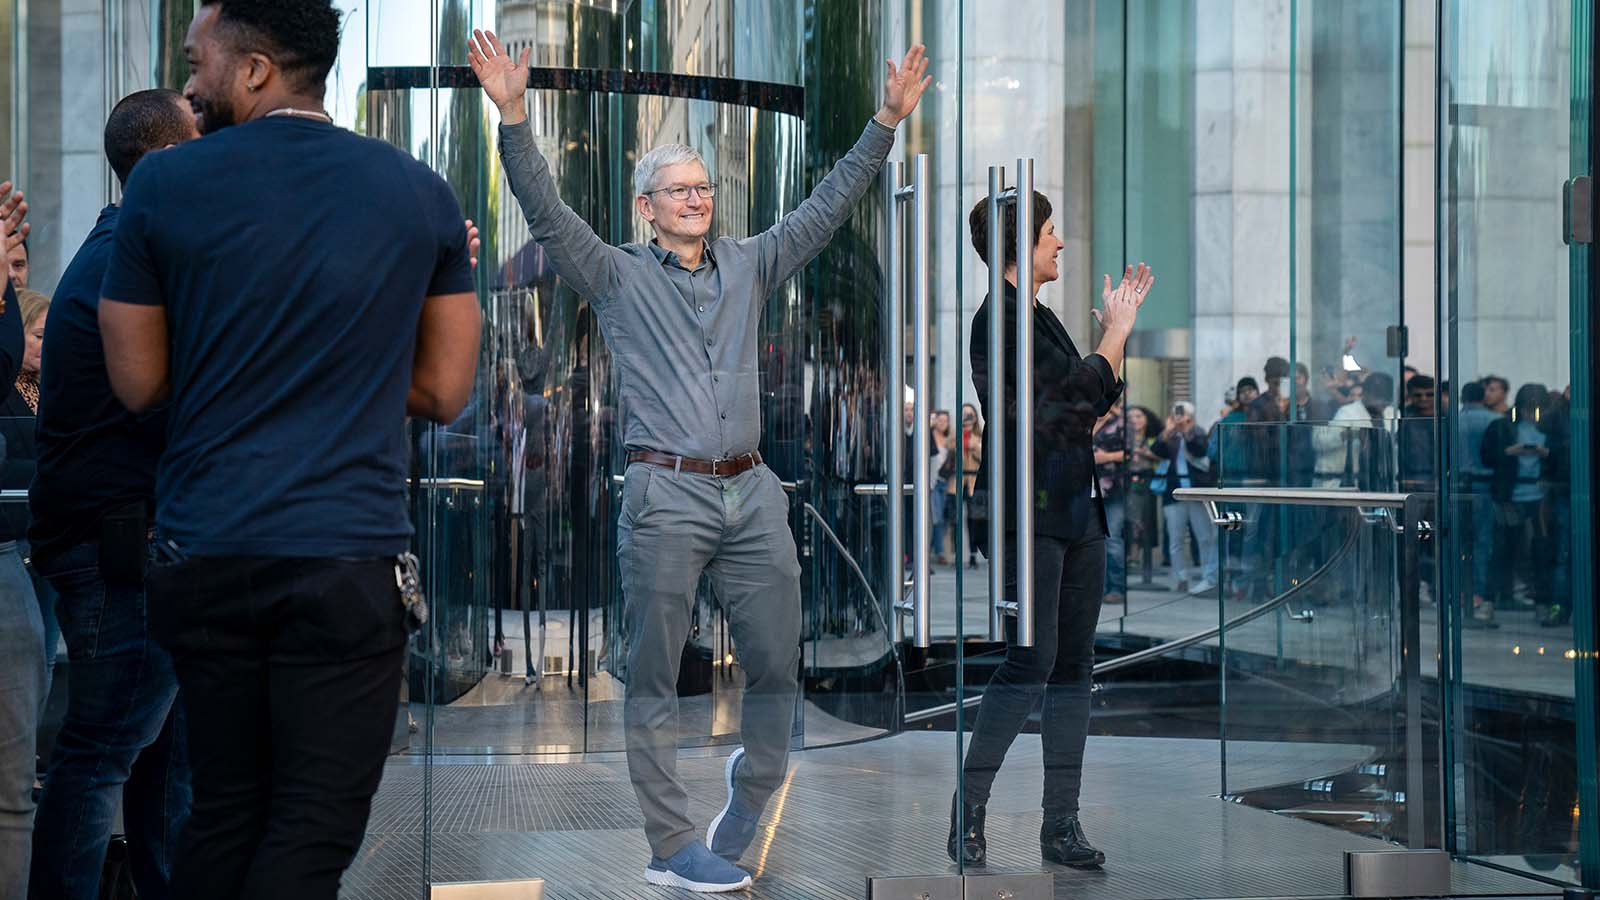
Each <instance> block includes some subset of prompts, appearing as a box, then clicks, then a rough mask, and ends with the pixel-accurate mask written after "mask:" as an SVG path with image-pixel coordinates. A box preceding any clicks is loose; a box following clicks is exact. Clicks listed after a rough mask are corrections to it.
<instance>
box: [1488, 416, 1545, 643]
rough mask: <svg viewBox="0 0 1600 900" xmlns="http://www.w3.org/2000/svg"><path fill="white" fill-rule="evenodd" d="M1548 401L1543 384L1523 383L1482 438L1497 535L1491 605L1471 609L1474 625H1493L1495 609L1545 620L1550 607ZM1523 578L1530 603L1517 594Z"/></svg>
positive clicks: (1491, 567)
mask: <svg viewBox="0 0 1600 900" xmlns="http://www.w3.org/2000/svg"><path fill="white" fill-rule="evenodd" d="M1549 401H1550V390H1549V389H1548V388H1546V387H1545V386H1544V385H1542V384H1525V385H1523V386H1522V387H1520V388H1518V389H1517V399H1516V402H1515V403H1514V404H1513V405H1512V407H1511V415H1509V416H1506V417H1504V418H1501V419H1497V420H1495V423H1494V424H1493V425H1491V426H1489V430H1488V431H1487V432H1485V433H1484V436H1483V447H1482V450H1481V451H1480V452H1481V453H1482V459H1483V464H1484V466H1486V467H1487V468H1488V469H1490V470H1491V471H1492V472H1493V473H1494V475H1493V480H1492V482H1491V484H1490V491H1491V494H1492V495H1493V497H1494V504H1495V523H1496V530H1497V532H1498V534H1497V535H1496V537H1495V542H1494V548H1495V553H1494V562H1493V563H1492V564H1491V565H1490V567H1489V572H1490V587H1489V602H1488V603H1487V604H1486V605H1485V606H1480V607H1478V608H1476V609H1474V610H1473V618H1474V619H1476V620H1477V621H1476V622H1475V623H1474V624H1475V625H1482V624H1487V623H1490V622H1493V620H1494V611H1495V608H1496V607H1497V606H1502V605H1506V604H1511V605H1513V606H1522V607H1523V608H1533V609H1535V610H1537V611H1538V612H1539V614H1540V615H1541V616H1543V615H1544V614H1545V613H1546V612H1547V610H1548V607H1549V605H1550V600H1551V598H1550V593H1551V587H1552V583H1551V580H1550V574H1551V573H1550V568H1551V566H1550V564H1551V561H1552V560H1551V556H1552V554H1551V552H1550V551H1551V549H1552V546H1553V545H1552V544H1551V541H1550V534H1549V528H1548V523H1547V522H1546V521H1545V517H1544V516H1543V515H1541V511H1542V509H1543V501H1544V487H1543V486H1542V484H1541V481H1542V479H1543V477H1544V467H1545V461H1546V459H1548V457H1549V456H1550V450H1549V447H1548V446H1547V444H1548V442H1549V441H1548V435H1547V434H1546V433H1545V431H1544V430H1543V429H1541V428H1540V427H1539V418H1540V415H1539V414H1540V411H1541V410H1543V409H1544V407H1545V405H1546V404H1547V403H1548V402H1549ZM1519 579H1520V580H1521V582H1522V584H1523V586H1524V589H1525V592H1526V593H1525V596H1526V598H1527V599H1526V600H1521V599H1519V598H1518V597H1517V596H1516V591H1515V588H1516V582H1517V581H1518V580H1519Z"/></svg>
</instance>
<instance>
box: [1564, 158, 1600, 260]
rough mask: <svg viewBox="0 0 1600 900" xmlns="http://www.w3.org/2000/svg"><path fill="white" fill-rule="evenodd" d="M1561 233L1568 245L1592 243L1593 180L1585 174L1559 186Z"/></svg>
mask: <svg viewBox="0 0 1600 900" xmlns="http://www.w3.org/2000/svg"><path fill="white" fill-rule="evenodd" d="M1561 234H1562V237H1561V239H1562V240H1564V241H1566V242H1567V244H1569V245H1571V244H1592V243H1594V180H1593V179H1591V178H1590V177H1589V176H1587V175H1579V176H1578V177H1577V178H1573V179H1571V180H1569V181H1567V182H1566V183H1565V184H1563V185H1562V186H1561Z"/></svg>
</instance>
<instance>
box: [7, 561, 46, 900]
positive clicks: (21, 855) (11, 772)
mask: <svg viewBox="0 0 1600 900" xmlns="http://www.w3.org/2000/svg"><path fill="white" fill-rule="evenodd" d="M44 685H45V672H44V623H43V621H42V620H41V619H40V617H39V601H38V599H37V598H36V597H35V596H34V593H33V581H32V579H30V578H29V577H28V572H27V570H26V569H24V568H23V567H22V557H21V556H20V555H19V554H18V553H17V545H16V543H15V542H11V541H7V542H5V543H0V900H22V898H23V897H25V896H27V890H28V860H29V854H30V850H29V846H30V844H31V842H32V838H33V774H34V772H33V770H34V755H35V754H36V753H37V752H38V738H39V710H40V708H41V707H42V706H43V705H44Z"/></svg>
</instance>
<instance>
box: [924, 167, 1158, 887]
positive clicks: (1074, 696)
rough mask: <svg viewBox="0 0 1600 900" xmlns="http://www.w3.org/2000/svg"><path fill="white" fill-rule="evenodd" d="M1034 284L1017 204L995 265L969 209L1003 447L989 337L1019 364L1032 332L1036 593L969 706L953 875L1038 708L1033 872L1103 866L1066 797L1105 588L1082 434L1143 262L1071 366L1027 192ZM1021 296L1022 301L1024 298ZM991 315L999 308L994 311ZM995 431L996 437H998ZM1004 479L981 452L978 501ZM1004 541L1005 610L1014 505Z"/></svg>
mask: <svg viewBox="0 0 1600 900" xmlns="http://www.w3.org/2000/svg"><path fill="white" fill-rule="evenodd" d="M1031 203H1032V213H1033V225H1034V234H1033V235H1032V237H1033V258H1032V268H1033V281H1034V283H1033V284H1030V285H1027V286H1025V288H1024V287H1023V286H1019V285H1018V284H1016V281H1017V279H1018V278H1019V275H1018V272H1017V268H1018V267H1017V256H1016V253H1017V230H1018V225H1017V219H1018V218H1019V216H1018V210H1017V207H1016V205H1015V204H1012V205H1008V206H1006V207H1005V210H1004V212H1003V214H1002V216H1003V220H1004V221H1003V222H1002V223H1001V226H1000V230H1001V233H1002V235H1003V237H1002V240H1003V241H1004V246H1005V248H1006V249H1005V257H1004V258H1003V259H989V255H988V250H989V248H988V233H989V201H988V199H987V198H985V199H983V200H980V201H978V205H977V206H975V207H974V208H973V210H972V212H971V214H970V215H969V217H968V225H969V227H970V229H971V234H972V243H973V246H974V247H976V248H977V251H978V256H979V257H980V258H982V259H983V261H984V263H985V264H987V265H990V266H1002V267H1003V268H1004V270H1005V277H1006V288H1005V291H1004V293H1003V294H1002V296H1000V297H986V298H985V299H984V302H983V305H982V306H980V307H978V312H977V313H976V314H975V315H974V316H973V319H972V332H971V335H972V336H971V345H970V347H969V350H968V353H969V354H970V356H971V359H972V384H973V387H975V388H976V389H977V396H978V400H979V402H980V403H982V404H983V414H984V418H985V419H986V420H987V421H988V422H989V423H990V425H989V428H988V429H987V431H986V435H994V434H997V433H1003V434H1004V435H1005V445H1006V446H1007V447H1016V446H1018V444H1017V443H1016V442H1017V441H1018V440H1020V439H1023V438H1021V437H1019V434H1018V425H1017V416H1016V406H1017V401H1016V399H1015V398H1016V390H1017V388H1016V383H1015V379H1016V367H1015V366H1014V365H1011V364H1010V363H1009V362H1007V363H1006V364H1004V365H995V364H997V363H999V362H1000V361H999V360H995V361H993V363H992V362H991V360H990V358H989V329H990V322H991V321H993V317H996V316H998V317H1000V324H1001V325H1002V327H1003V328H1004V329H1005V331H1004V334H1005V348H1004V350H1005V357H1004V359H1006V360H1014V359H1015V358H1016V354H1017V348H1016V344H1015V341H1016V334H1017V323H1018V318H1019V316H1023V315H1026V316H1028V317H1029V318H1031V319H1032V323H1033V325H1032V330H1033V414H1034V420H1033V425H1034V430H1033V434H1032V435H1031V436H1027V438H1026V439H1029V440H1032V442H1033V469H1034V472H1035V473H1036V480H1035V482H1034V491H1033V496H1034V497H1036V498H1037V501H1036V503H1035V504H1034V508H1033V516H1034V518H1033V532H1034V534H1033V554H1032V558H1031V559H1030V560H1029V563H1030V564H1031V566H1032V570H1033V586H1034V623H1035V634H1034V644H1033V646H1031V647H1024V646H1021V645H1019V644H1018V643H1017V621H1016V619H1015V618H1014V617H1008V619H1007V622H1006V657H1005V661H1004V662H1003V663H1002V664H1001V665H1000V667H999V668H998V669H996V670H995V673H994V676H993V677H992V678H991V679H990V680H989V685H988V687H987V689H986V690H985V691H984V694H983V702H982V704H980V705H979V707H978V715H977V721H976V722H975V723H974V725H973V729H972V741H971V743H970V744H969V745H968V747H967V755H966V759H965V761H964V762H963V763H962V787H961V788H960V790H959V791H958V792H957V794H956V796H955V797H953V798H952V804H951V805H952V809H951V816H950V833H949V838H948V840H947V845H946V850H947V852H948V853H949V854H950V857H951V859H953V860H956V861H958V862H960V863H962V864H965V865H981V864H983V861H984V859H985V858H986V856H987V853H988V848H987V842H986V839H985V837H984V832H983V819H984V810H985V806H986V805H987V804H988V801H989V792H990V789H991V788H992V787H993V785H994V779H995V775H996V774H998V772H999V770H1000V766H1001V764H1002V763H1004V762H1005V757H1006V751H1007V750H1008V749H1010V747H1011V743H1012V742H1013V741H1014V740H1016V737H1017V734H1018V733H1020V732H1021V731H1022V727H1023V725H1025V724H1026V723H1027V721H1028V717H1029V716H1030V715H1032V713H1033V709H1034V707H1035V706H1037V705H1038V704H1039V702H1040V701H1041V699H1042V700H1043V703H1044V714H1043V716H1044V717H1043V719H1042V720H1041V724H1040V726H1039V727H1040V733H1041V734H1042V735H1043V738H1044V771H1045V780H1044V803H1043V806H1044V824H1043V827H1042V828H1041V829H1040V832H1039V850H1040V854H1041V855H1042V856H1043V857H1044V859H1046V860H1048V861H1050V862H1054V863H1059V864H1061V865H1068V866H1077V867H1085V868H1087V867H1095V866H1099V865H1100V864H1102V863H1104V862H1105V854H1104V853H1102V852H1100V851H1099V850H1098V849H1096V848H1095V847H1094V845H1092V844H1091V843H1089V839H1088V837H1087V836H1086V835H1085V834H1084V830H1083V825H1082V823H1081V822H1080V821H1079V819H1078V798H1079V791H1080V788H1081V787H1082V782H1083V748H1084V741H1085V738H1086V736H1087V734H1088V728H1089V690H1090V676H1091V672H1092V669H1093V668H1094V632H1095V625H1096V624H1097V622H1098V621H1099V618H1100V605H1101V603H1102V601H1103V599H1104V597H1105V588H1106V550H1105V543H1106V531H1107V529H1106V524H1107V523H1106V514H1105V506H1104V503H1103V502H1102V499H1101V496H1100V490H1099V487H1098V483H1097V475H1096V471H1095V456H1094V443H1093V434H1092V433H1093V429H1094V424H1095V422H1096V420H1098V419H1099V418H1100V417H1101V416H1103V415H1105V414H1106V413H1107V412H1108V411H1109V410H1110V409H1111V407H1112V405H1114V404H1115V403H1116V402H1117V400H1118V398H1120V397H1121V396H1122V380H1121V379H1120V378H1119V377H1118V375H1117V373H1118V372H1119V371H1120V370H1121V369H1122V360H1123V352H1124V349H1125V348H1126V346H1127V341H1128V336H1129V334H1131V333H1132V331H1133V325H1134V321H1135V320H1136V319H1137V317H1138V312H1139V305H1140V304H1141V303H1143V302H1144V300H1145V299H1146V298H1147V297H1148V296H1149V291H1150V286H1151V284H1152V283H1154V280H1155V279H1154V276H1152V275H1151V274H1150V270H1149V268H1148V267H1146V266H1145V265H1144V264H1143V263H1140V264H1139V267H1138V269H1137V271H1136V270H1135V269H1134V268H1133V267H1132V266H1129V267H1128V269H1127V271H1126V272H1125V273H1124V275H1123V279H1122V282H1121V284H1119V285H1118V286H1117V287H1116V289H1115V290H1113V288H1112V285H1111V279H1110V277H1109V276H1107V277H1106V279H1105V289H1104V292H1103V294H1102V297H1103V300H1104V303H1105V309H1104V312H1102V311H1100V310H1096V311H1095V316H1096V318H1098V319H1099V320H1100V323H1101V325H1102V326H1104V328H1105V336H1104V337H1103V338H1101V341H1100V345H1099V347H1098V348H1097V349H1096V350H1095V352H1094V353H1091V354H1089V355H1088V356H1082V355H1080V354H1079V353H1078V349H1077V347H1076V346H1075V345H1074V344H1073V342H1072V338H1071V337H1070V336H1069V335H1068V334H1067V329H1066V327H1065V326H1063V325H1062V324H1061V320H1060V319H1058V318H1056V315H1055V313H1053V312H1051V311H1050V310H1049V308H1048V307H1045V306H1043V305H1041V304H1040V303H1039V301H1038V299H1037V298H1038V293H1039V287H1040V286H1041V285H1043V284H1045V283H1047V282H1051V281H1055V280H1056V279H1057V278H1059V277H1060V269H1059V267H1058V263H1057V261H1056V257H1057V256H1058V255H1059V254H1060V252H1061V249H1062V247H1063V246H1065V245H1064V244H1063V243H1062V242H1061V239H1060V238H1059V237H1057V236H1056V233H1055V225H1054V223H1052V222H1051V221H1050V213H1051V208H1050V201H1049V200H1047V199H1046V198H1045V196H1044V195H1043V194H1040V193H1037V192H1035V193H1034V195H1033V197H1032V198H1031ZM1024 290H1026V291H1027V294H1026V297H1024V296H1023V291H1024ZM996 307H998V309H997V308H996ZM991 378H999V379H1001V381H1002V385H1003V395H1008V396H1009V397H1010V398H1011V399H1009V400H1007V401H1006V404H1005V408H1004V409H991V408H990V407H989V384H990V381H989V380H990V379H991ZM1001 429H1004V430H1003V431H1001ZM997 465H998V466H1002V467H1003V468H1002V471H1004V472H1005V474H1006V477H1005V479H1004V484H1005V487H1004V488H1003V489H1004V490H1005V491H1006V497H1007V499H1008V500H1011V499H1012V498H1015V497H1016V496H1017V485H1016V476H1017V471H1016V468H1017V467H1016V466H1015V465H1011V464H1008V461H1007V460H1005V459H1003V458H1001V457H999V456H998V455H996V454H994V453H992V452H990V446H985V448H984V453H983V462H982V463H981V464H980V467H979V472H978V490H979V491H990V490H992V488H991V485H992V483H993V480H992V478H991V475H990V473H991V472H992V471H993V470H994V467H995V466H997ZM1005 513H1006V523H1005V525H1006V527H1005V533H1006V534H1007V538H1006V543H1007V545H1008V546H1007V548H1006V553H1005V559H1004V562H1005V565H1004V572H1005V586H1006V591H1007V592H1008V594H1009V595H1010V596H1011V597H1013V598H1014V597H1015V592H1016V586H1017V580H1018V577H1019V575H1018V572H1019V570H1020V567H1019V565H1018V559H1017V557H1018V550H1017V548H1016V546H1015V537H1014V536H1015V535H1016V533H1017V530H1018V524H1017V520H1016V509H1015V503H1014V502H1008V503H1006V504H1005ZM973 537H974V538H976V539H978V540H979V541H980V542H981V546H980V549H982V550H983V552H984V553H985V555H988V556H990V557H991V559H992V558H993V553H992V552H991V550H990V548H989V546H988V540H987V538H988V535H987V534H975V535H973Z"/></svg>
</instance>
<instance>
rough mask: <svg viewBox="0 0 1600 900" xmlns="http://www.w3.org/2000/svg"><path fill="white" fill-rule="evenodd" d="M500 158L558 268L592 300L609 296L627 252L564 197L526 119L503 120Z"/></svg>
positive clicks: (530, 226) (532, 230)
mask: <svg viewBox="0 0 1600 900" xmlns="http://www.w3.org/2000/svg"><path fill="white" fill-rule="evenodd" d="M500 164H501V165H502V166H503V167H504V168H505V173H506V180H507V181H508V182H510V184H511V193H512V194H513V195H514V196H515V197H516V198H517V204H518V205H519V206H521V207H522V214H523V216H524V217H525V218H526V219H527V220H528V232H529V233H530V234H531V235H532V236H533V239H534V240H535V241H537V242H538V244H539V246H541V247H543V248H544V250H545V252H546V253H548V254H549V255H550V263H551V265H552V266H553V267H554V268H555V270H556V274H557V275H560V276H561V278H562V280H564V281H566V282H567V283H568V284H570V285H571V286H572V287H573V288H574V289H575V290H576V291H577V292H578V293H579V294H582V295H583V296H584V297H585V298H587V299H588V300H589V302H590V303H592V304H596V305H599V304H601V303H604V302H605V301H606V300H609V299H610V298H611V296H612V294H613V293H614V292H615V290H616V287H617V285H618V284H619V283H620V281H621V271H622V268H621V266H622V263H623V260H625V259H626V254H625V253H624V252H623V251H622V250H619V249H617V248H615V247H612V246H611V245H609V244H607V243H606V242H605V241H603V240H601V239H600V236H599V235H597V234H595V233H594V229H593V228H590V227H589V223H588V222H585V221H584V220H583V217H582V216H580V215H578V214H577V213H576V212H574V211H573V209H572V207H570V206H568V205H566V204H565V203H562V202H561V197H560V195H559V194H558V193H557V191H556V181H555V178H554V177H553V176H551V174H550V164H549V163H548V162H546V161H545V158H544V154H542V153H540V152H539V148H538V146H537V145H536V144H535V143H534V141H533V126H532V125H530V124H529V123H527V122H520V123H518V124H516V125H501V126H500Z"/></svg>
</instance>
